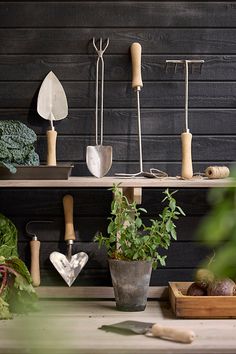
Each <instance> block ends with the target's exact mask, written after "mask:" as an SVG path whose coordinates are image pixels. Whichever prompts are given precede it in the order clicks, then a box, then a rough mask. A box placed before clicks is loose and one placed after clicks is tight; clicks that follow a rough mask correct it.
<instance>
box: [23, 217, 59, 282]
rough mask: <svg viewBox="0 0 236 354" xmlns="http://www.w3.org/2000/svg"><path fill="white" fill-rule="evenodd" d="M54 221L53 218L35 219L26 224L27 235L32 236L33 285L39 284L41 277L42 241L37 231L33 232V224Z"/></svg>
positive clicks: (31, 268)
mask: <svg viewBox="0 0 236 354" xmlns="http://www.w3.org/2000/svg"><path fill="white" fill-rule="evenodd" d="M52 222H53V221H52V220H34V221H29V222H28V223H27V224H26V226H25V231H26V233H27V236H29V237H31V238H32V239H31V241H30V253H31V257H30V258H31V259H30V274H31V278H32V283H33V286H39V285H40V281H41V279H40V241H39V239H38V236H37V234H36V232H33V230H32V229H33V228H32V225H36V224H39V225H41V226H42V224H47V223H52Z"/></svg>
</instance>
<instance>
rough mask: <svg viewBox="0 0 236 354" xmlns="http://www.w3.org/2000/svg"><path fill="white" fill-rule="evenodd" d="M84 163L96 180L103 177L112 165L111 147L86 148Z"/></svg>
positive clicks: (95, 146)
mask: <svg viewBox="0 0 236 354" xmlns="http://www.w3.org/2000/svg"><path fill="white" fill-rule="evenodd" d="M86 163H87V166H88V169H89V171H90V172H91V173H92V175H94V176H95V177H98V178H101V177H103V176H105V175H106V174H107V173H108V171H109V170H110V168H111V165H112V146H103V145H94V146H92V145H91V146H87V151H86Z"/></svg>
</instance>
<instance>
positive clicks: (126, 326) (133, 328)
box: [99, 321, 196, 343]
mask: <svg viewBox="0 0 236 354" xmlns="http://www.w3.org/2000/svg"><path fill="white" fill-rule="evenodd" d="M99 329H103V330H105V331H107V332H116V333H120V334H145V335H146V336H148V337H159V338H163V339H167V340H171V341H175V342H181V343H192V341H193V340H194V338H195V337H196V335H195V333H194V332H193V331H191V330H187V329H176V328H172V327H164V326H161V325H159V324H157V323H149V322H139V321H123V322H119V323H115V324H112V325H104V326H102V327H100V328H99Z"/></svg>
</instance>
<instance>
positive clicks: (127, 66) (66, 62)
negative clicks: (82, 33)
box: [0, 51, 236, 87]
mask: <svg viewBox="0 0 236 354" xmlns="http://www.w3.org/2000/svg"><path fill="white" fill-rule="evenodd" d="M190 55H191V54H189V56H190ZM167 58H168V59H185V58H186V55H172V54H170V55H168V56H167V55H161V54H157V55H153V54H148V55H145V54H144V55H142V77H143V80H145V82H146V81H166V80H171V81H178V80H183V75H184V74H183V68H178V70H177V72H176V73H174V70H173V67H171V66H170V65H169V66H168V67H166V59H167ZM191 58H192V59H199V58H200V59H203V60H204V61H205V62H204V65H203V67H202V71H201V75H200V67H199V65H195V66H194V67H192V68H191V67H190V69H191V70H190V80H198V81H206V80H207V81H227V80H231V81H232V80H234V81H235V80H236V69H235V62H236V56H235V55H233V54H232V55H205V54H198V55H197V54H193V55H191ZM104 60H105V79H106V80H109V81H129V80H131V60H130V54H129V51H127V53H124V54H122V55H121V54H116V55H110V54H107V53H106V54H105V55H104ZM95 65H96V52H95V51H93V52H92V53H90V54H89V53H87V54H86V53H85V54H83V55H70V54H67V55H64V54H62V55H50V54H48V55H40V54H35V55H21V54H16V55H13V54H11V55H0V80H14V81H20V80H23V81H39V80H42V79H43V78H44V77H45V75H46V74H47V73H48V72H49V71H50V70H52V71H53V72H55V74H56V75H57V77H59V78H60V80H63V81H90V80H95V71H96V70H95ZM145 82H144V87H145Z"/></svg>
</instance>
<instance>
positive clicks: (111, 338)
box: [0, 299, 236, 354]
mask: <svg viewBox="0 0 236 354" xmlns="http://www.w3.org/2000/svg"><path fill="white" fill-rule="evenodd" d="M130 317H132V320H135V321H142V322H149V323H156V322H158V323H159V324H160V325H161V326H165V327H174V328H176V329H181V328H186V327H187V328H188V329H191V330H193V331H194V332H196V336H197V337H196V339H195V340H194V342H193V343H192V344H191V345H186V344H181V343H175V342H172V341H168V340H161V339H152V338H151V339H150V338H148V337H147V336H144V335H124V334H123V335H122V334H118V333H111V332H107V331H101V330H98V328H99V327H101V326H102V325H108V324H111V323H117V322H122V321H127V320H128V319H130ZM235 325H236V320H235V319H234V320H230V321H229V320H221V321H212V320H204V321H202V320H188V321H186V320H180V319H179V320H176V318H175V316H174V314H173V312H172V310H171V308H170V306H169V304H168V303H167V302H164V301H162V302H158V301H156V299H155V300H154V301H149V302H148V305H147V308H146V310H145V311H143V312H137V313H132V314H130V313H125V312H122V311H117V310H116V308H115V302H114V301H108V300H106V301H101V300H100V301H99V300H97V301H96V300H95V299H93V300H92V301H88V300H87V301H81V300H77V301H75V300H74V301H68V299H61V300H59V299H58V300H57V301H52V300H45V301H42V311H40V312H38V313H35V314H32V315H30V316H17V318H15V320H14V321H1V323H0V334H1V343H0V350H1V352H3V353H7V354H8V353H11V354H24V353H25V348H26V347H27V346H28V345H29V343H30V346H31V348H32V351H33V352H36V351H39V350H40V351H41V352H45V353H48V352H50V353H51V354H64V353H65V352H66V353H67V354H76V353H83V354H110V353H114V354H142V353H145V354H156V352H157V346H158V350H159V352H160V353H162V354H177V353H181V354H189V353H190V352H191V353H193V354H203V353H204V354H222V353H224V354H234V353H235ZM86 328H89V332H88V331H86V330H85V329H86ZM26 329H27V330H26ZM12 333H14V337H13V336H12ZM39 348H40V349H39Z"/></svg>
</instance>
